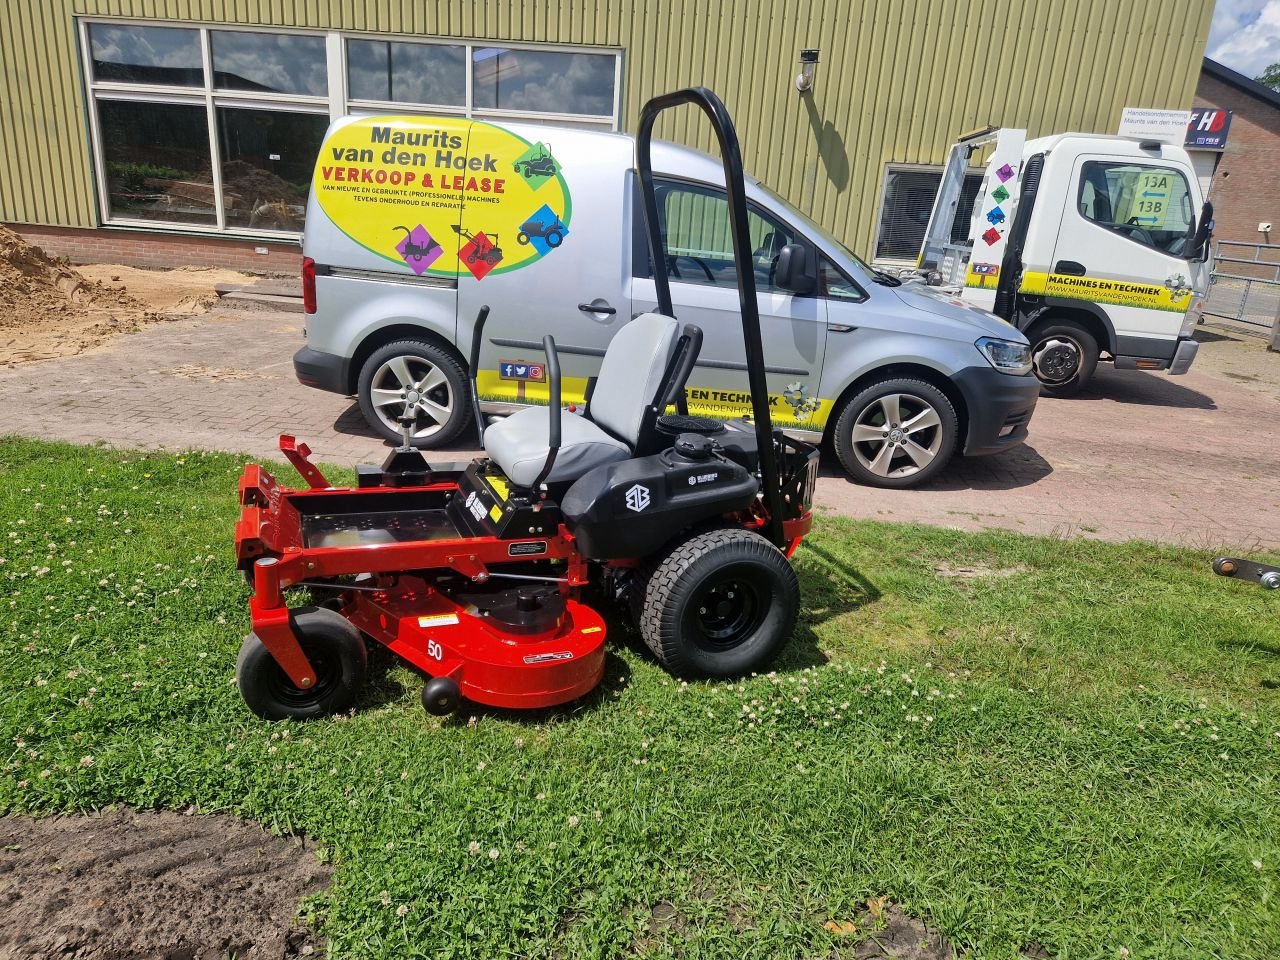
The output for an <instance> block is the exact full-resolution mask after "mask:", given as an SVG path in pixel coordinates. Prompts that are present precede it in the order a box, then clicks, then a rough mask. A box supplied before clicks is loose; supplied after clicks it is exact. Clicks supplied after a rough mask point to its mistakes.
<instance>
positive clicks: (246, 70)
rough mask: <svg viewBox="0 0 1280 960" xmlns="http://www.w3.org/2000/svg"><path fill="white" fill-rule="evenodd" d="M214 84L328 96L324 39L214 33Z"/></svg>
mask: <svg viewBox="0 0 1280 960" xmlns="http://www.w3.org/2000/svg"><path fill="white" fill-rule="evenodd" d="M209 40H210V42H211V43H212V44H213V85H214V86H215V87H218V88H220V89H223V90H258V91H262V92H264V93H265V92H270V93H301V94H310V95H311V96H315V97H323V96H327V95H328V93H329V84H328V81H327V79H326V73H325V51H324V38H323V37H303V36H296V35H291V34H281V33H247V32H245V33H242V32H239V31H229V30H213V31H211V32H210V34H209Z"/></svg>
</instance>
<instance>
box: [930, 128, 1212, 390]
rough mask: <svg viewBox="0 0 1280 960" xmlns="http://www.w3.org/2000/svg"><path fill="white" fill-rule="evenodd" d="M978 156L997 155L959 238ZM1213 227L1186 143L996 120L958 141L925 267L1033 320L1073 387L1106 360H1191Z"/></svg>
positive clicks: (1035, 345) (1183, 366) (967, 292)
mask: <svg viewBox="0 0 1280 960" xmlns="http://www.w3.org/2000/svg"><path fill="white" fill-rule="evenodd" d="M975 155H977V156H981V155H986V157H987V159H986V165H985V169H984V174H983V180H982V185H981V187H980V188H979V191H978V194H977V198H976V199H975V200H974V204H973V211H972V214H971V216H970V221H969V222H970V231H969V238H968V240H967V241H966V242H963V243H953V242H952V241H951V237H952V225H953V222H954V220H955V217H956V215H957V206H958V204H959V203H960V197H961V192H962V187H963V184H964V178H965V173H966V172H967V171H969V169H970V167H969V165H970V163H971V162H972V161H973V158H974V157H975ZM961 213H962V214H963V211H961ZM1212 231H1213V206H1212V205H1211V204H1209V203H1206V202H1204V201H1203V198H1202V197H1201V194H1200V185H1199V183H1198V181H1197V179H1196V173H1195V169H1194V168H1193V166H1192V163H1191V159H1190V157H1188V155H1187V152H1186V151H1185V150H1184V149H1182V147H1180V146H1175V145H1170V144H1167V143H1160V142H1157V141H1154V140H1141V141H1139V140H1131V139H1126V138H1122V137H1114V136H1102V135H1098V134H1085V133H1062V134H1056V135H1054V136H1050V137H1040V138H1037V139H1033V140H1028V139H1027V138H1026V131H1025V130H1015V129H1007V128H1006V129H995V128H988V129H986V130H981V131H977V132H975V133H972V134H967V135H965V136H963V137H961V138H960V140H959V141H958V142H957V143H955V144H953V145H952V147H951V151H950V154H949V156H948V159H947V165H946V168H945V170H944V172H943V175H942V182H941V185H940V187H939V190H938V196H937V198H936V200H935V201H934V206H933V211H932V214H931V216H930V219H929V224H928V227H927V228H926V231H925V238H924V242H923V244H922V246H921V250H920V257H919V261H918V269H919V271H920V272H921V273H922V274H924V275H925V277H926V278H927V279H928V282H930V283H934V284H940V285H942V286H943V287H950V288H951V289H952V290H953V291H954V292H955V293H956V294H958V295H959V296H960V297H961V298H962V299H964V300H966V301H969V302H971V303H973V304H974V305H975V306H980V307H983V308H985V309H987V310H990V311H992V312H993V313H995V314H996V315H998V316H1000V317H1001V318H1003V319H1005V320H1007V321H1008V322H1009V323H1011V324H1013V325H1014V326H1015V327H1017V328H1018V329H1019V330H1021V331H1023V332H1024V333H1025V334H1026V336H1027V339H1028V340H1029V341H1030V342H1031V353H1032V362H1033V365H1034V371H1035V374H1036V376H1037V377H1038V378H1039V380H1040V382H1041V384H1042V386H1043V389H1044V392H1045V393H1047V394H1049V395H1051V396H1071V395H1073V394H1075V393H1078V392H1079V391H1080V389H1081V388H1082V387H1084V385H1085V384H1086V383H1087V382H1088V381H1089V379H1090V377H1092V375H1093V372H1094V369H1095V367H1096V366H1097V363H1098V361H1099V359H1106V360H1109V361H1110V362H1111V363H1113V364H1114V365H1115V367H1116V369H1131V370H1168V371H1169V373H1170V374H1181V373H1186V372H1187V369H1188V368H1189V367H1190V366H1191V364H1192V361H1194V360H1195V356H1196V350H1197V347H1198V344H1197V343H1196V342H1195V340H1193V339H1191V335H1192V332H1193V331H1194V330H1195V326H1196V324H1197V323H1198V322H1199V319H1200V314H1201V310H1202V308H1203V306H1204V298H1205V296H1206V295H1207V293H1208V287H1209V274H1210V267H1209V264H1208V262H1207V261H1208V258H1209V246H1210V243H1209V241H1210V237H1211V235H1212Z"/></svg>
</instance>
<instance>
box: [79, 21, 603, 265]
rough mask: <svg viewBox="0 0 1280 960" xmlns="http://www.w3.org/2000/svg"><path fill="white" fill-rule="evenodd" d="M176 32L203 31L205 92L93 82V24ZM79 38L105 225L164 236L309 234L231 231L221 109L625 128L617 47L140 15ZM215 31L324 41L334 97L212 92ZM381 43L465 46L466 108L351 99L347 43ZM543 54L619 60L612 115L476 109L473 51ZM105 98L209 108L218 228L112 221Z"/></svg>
mask: <svg viewBox="0 0 1280 960" xmlns="http://www.w3.org/2000/svg"><path fill="white" fill-rule="evenodd" d="M94 24H100V25H104V26H137V27H171V28H178V29H184V30H195V31H198V32H199V39H200V52H201V65H202V67H203V71H204V83H203V85H201V86H191V87H181V86H173V85H169V84H155V83H130V82H125V81H117V80H97V79H95V78H94V76H93V48H92V44H91V42H90V38H89V28H90V26H91V25H94ZM76 29H77V35H78V37H79V40H80V59H81V64H80V69H81V75H82V76H83V78H84V88H83V89H84V95H85V103H86V107H87V110H88V114H89V142H90V151H91V155H92V159H93V167H94V172H93V176H94V187H95V190H96V195H97V198H98V222H99V223H100V224H102V225H104V226H112V227H129V228H135V229H141V230H148V231H156V232H163V233H195V234H210V235H215V236H227V237H244V238H252V239H263V240H285V241H288V240H300V239H301V237H302V234H301V233H299V232H296V231H288V230H263V229H258V228H246V227H228V226H227V223H226V219H227V218H226V209H225V204H224V202H223V194H222V159H221V158H222V151H221V144H220V143H219V140H218V125H217V110H218V108H219V107H231V108H235V107H240V108H247V109H256V110H281V111H288V112H291V113H313V114H325V115H327V116H328V117H329V119H330V120H331V121H332V120H336V119H338V118H339V117H341V116H344V115H346V114H351V113H358V114H378V113H390V112H394V113H404V114H432V115H445V116H449V115H452V116H461V117H475V118H484V119H496V120H513V121H525V122H535V123H538V122H542V123H545V122H552V123H564V124H572V125H574V126H580V127H589V128H595V129H602V130H612V131H616V130H618V129H619V125H620V122H621V107H622V80H623V74H622V60H623V56H622V49H621V48H618V47H591V46H581V45H577V44H558V43H556V44H548V43H541V44H540V43H525V42H523V41H507V40H480V39H474V38H462V37H411V36H406V35H403V34H394V33H372V32H361V31H337V30H308V29H298V28H292V27H276V26H256V25H248V24H243V25H242V24H238V23H213V22H209V21H195V20H192V21H187V20H148V19H140V18H136V17H98V16H93V17H77V18H76ZM213 31H229V32H235V33H269V34H275V35H281V34H284V35H291V36H309V37H323V38H324V39H325V65H326V80H327V84H328V92H327V93H326V94H325V95H309V94H291V93H268V92H258V91H252V90H224V89H219V88H217V87H214V86H213V79H214V75H213V45H212V41H211V37H210V34H211V33H212V32H213ZM348 40H381V41H384V42H391V43H421V44H424V45H427V46H455V47H456V46H461V47H464V48H465V50H466V70H467V75H466V103H465V104H464V105H462V106H458V105H456V104H454V105H442V104H419V103H405V102H401V101H391V100H361V99H353V98H351V97H350V96H348V80H347V66H348V64H347V41H348ZM488 47H500V48H503V49H511V50H518V49H525V50H538V51H545V52H549V53H567V54H572V53H592V54H603V55H607V56H612V57H613V58H614V75H613V76H614V82H613V114H612V116H590V115H585V114H569V113H539V112H536V111H524V110H500V109H486V108H480V109H476V108H474V106H473V99H474V98H473V96H472V63H473V61H472V51H473V50H475V49H480V48H488ZM100 100H130V101H134V102H150V103H169V104H184V105H188V106H202V107H204V109H205V115H206V117H207V118H208V125H209V151H210V158H209V159H210V164H211V167H212V171H213V178H212V179H213V194H214V214H215V220H216V222H215V223H213V224H202V223H169V222H157V221H155V220H146V219H143V218H139V217H119V216H112V215H111V196H110V189H109V187H108V184H107V177H106V160H105V155H104V150H103V143H102V128H101V122H100V118H99V115H98V102H99V101H100Z"/></svg>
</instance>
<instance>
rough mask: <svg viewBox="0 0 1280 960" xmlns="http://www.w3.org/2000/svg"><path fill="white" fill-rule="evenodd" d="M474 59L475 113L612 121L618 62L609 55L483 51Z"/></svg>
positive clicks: (500, 50)
mask: <svg viewBox="0 0 1280 960" xmlns="http://www.w3.org/2000/svg"><path fill="white" fill-rule="evenodd" d="M471 56H472V99H473V105H474V106H475V108H476V109H477V110H483V109H486V108H488V109H498V110H530V111H537V112H540V113H580V114H587V115H591V116H600V117H611V116H613V78H614V64H615V58H614V57H613V56H611V55H609V54H602V53H558V52H555V51H548V50H517V49H503V48H500V47H483V48H479V49H476V50H475V51H473V52H472V54H471Z"/></svg>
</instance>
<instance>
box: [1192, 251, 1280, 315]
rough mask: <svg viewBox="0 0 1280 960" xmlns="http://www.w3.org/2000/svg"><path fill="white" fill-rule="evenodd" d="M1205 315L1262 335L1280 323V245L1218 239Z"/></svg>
mask: <svg viewBox="0 0 1280 960" xmlns="http://www.w3.org/2000/svg"><path fill="white" fill-rule="evenodd" d="M1217 248H1218V249H1217V255H1216V256H1215V257H1214V258H1213V279H1212V280H1211V281H1210V286H1209V298H1208V301H1207V302H1206V304H1205V310H1204V312H1205V314H1206V315H1208V316H1212V317H1219V318H1222V319H1224V320H1235V321H1237V322H1239V323H1243V324H1247V325H1248V326H1250V327H1256V328H1259V332H1261V333H1264V334H1266V333H1267V331H1271V330H1273V328H1274V327H1275V325H1276V324H1277V323H1280V244H1277V243H1248V242H1245V241H1242V240H1219V241H1218V242H1217Z"/></svg>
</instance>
